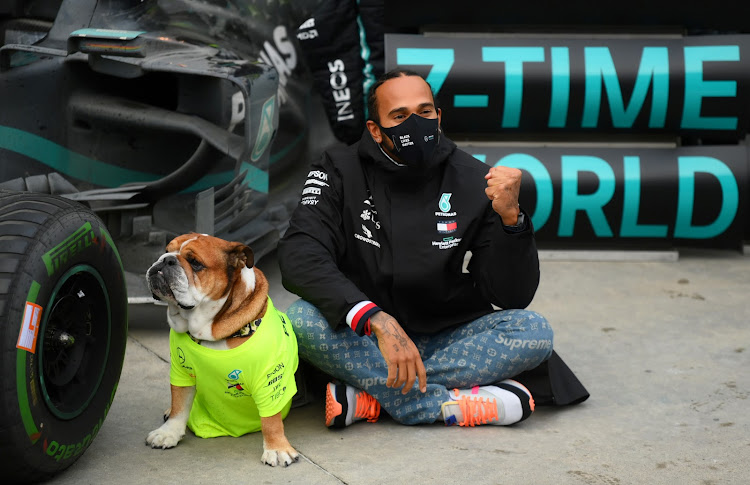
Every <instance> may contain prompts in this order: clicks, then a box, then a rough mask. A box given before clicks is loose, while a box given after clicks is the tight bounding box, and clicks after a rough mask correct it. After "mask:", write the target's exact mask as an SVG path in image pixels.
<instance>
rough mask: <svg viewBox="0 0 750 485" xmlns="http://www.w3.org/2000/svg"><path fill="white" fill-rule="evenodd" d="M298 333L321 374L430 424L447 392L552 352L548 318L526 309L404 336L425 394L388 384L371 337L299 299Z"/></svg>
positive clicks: (393, 412) (294, 315) (515, 370)
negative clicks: (416, 357)
mask: <svg viewBox="0 0 750 485" xmlns="http://www.w3.org/2000/svg"><path fill="white" fill-rule="evenodd" d="M286 314H287V316H289V318H290V319H291V321H292V326H293V328H294V332H295V334H296V336H297V342H298V347H299V353H300V357H301V358H302V359H304V360H305V361H307V362H308V363H310V364H311V365H313V366H314V367H316V368H318V369H320V370H321V371H323V372H325V373H326V374H328V375H330V376H332V377H334V378H336V379H340V380H341V381H343V382H345V383H347V384H349V385H351V386H354V387H356V388H358V389H362V390H364V391H366V392H368V393H369V394H370V395H372V396H373V397H374V398H375V399H376V400H377V401H378V402H379V403H380V405H381V407H382V408H383V409H384V410H385V411H386V412H387V413H388V414H389V415H390V416H391V417H392V418H393V419H394V420H395V421H397V422H399V423H402V424H421V423H433V422H435V421H437V420H438V419H440V418H441V414H440V408H441V405H442V404H443V403H444V402H446V401H448V400H449V399H450V398H449V392H450V391H451V390H452V389H454V388H457V389H466V388H470V387H473V386H476V385H488V384H492V383H496V382H499V381H501V380H503V379H507V378H510V377H513V376H515V375H518V374H520V373H521V372H523V371H525V370H529V369H533V368H534V367H536V366H538V365H539V364H541V363H542V362H544V361H545V360H547V359H548V358H549V357H550V355H551V354H552V346H553V332H552V328H551V327H550V325H549V323H548V322H547V320H546V319H545V318H544V317H543V316H541V315H539V314H538V313H536V312H533V311H529V310H498V311H495V312H492V313H489V314H487V315H485V316H483V317H481V318H478V319H476V320H474V321H472V322H469V323H466V324H463V325H459V326H457V327H453V328H450V329H447V330H444V331H442V332H440V333H437V334H434V335H421V334H413V333H409V332H407V333H408V334H409V337H411V339H412V340H413V341H414V343H415V344H416V346H417V349H418V350H419V353H420V355H421V356H422V361H423V363H424V366H425V369H426V371H427V392H426V393H422V392H420V391H419V388H418V384H417V383H415V384H414V388H413V389H412V390H411V391H409V392H408V393H407V394H406V395H403V394H401V389H390V388H388V387H386V385H385V383H386V378H387V376H388V368H387V366H386V363H385V360H384V359H383V356H382V355H381V353H380V350H379V348H378V344H377V339H376V338H375V335H374V334H373V335H372V336H369V337H368V336H363V337H359V336H357V335H356V334H355V333H354V332H353V331H352V330H351V329H350V328H348V327H346V326H342V327H340V328H339V329H337V330H334V329H332V328H331V326H330V325H329V324H328V322H327V321H326V319H325V318H324V317H323V315H322V314H321V313H320V311H319V310H318V309H317V308H316V307H314V306H313V305H311V304H310V303H308V302H306V301H304V300H297V301H295V302H294V303H292V304H291V305H290V306H289V308H288V309H287V311H286Z"/></svg>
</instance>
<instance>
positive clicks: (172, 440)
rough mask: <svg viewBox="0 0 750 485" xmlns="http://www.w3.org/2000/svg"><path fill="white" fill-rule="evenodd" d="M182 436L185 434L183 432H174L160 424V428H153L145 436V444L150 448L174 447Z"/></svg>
mask: <svg viewBox="0 0 750 485" xmlns="http://www.w3.org/2000/svg"><path fill="white" fill-rule="evenodd" d="M183 436H185V433H184V432H183V433H179V432H175V431H174V430H171V429H169V428H167V427H166V426H162V427H161V428H157V429H155V430H153V431H152V432H150V433H149V434H148V436H146V444H147V445H149V446H150V447H151V448H161V449H167V448H174V447H175V446H177V443H179V442H180V440H181V439H182V437H183Z"/></svg>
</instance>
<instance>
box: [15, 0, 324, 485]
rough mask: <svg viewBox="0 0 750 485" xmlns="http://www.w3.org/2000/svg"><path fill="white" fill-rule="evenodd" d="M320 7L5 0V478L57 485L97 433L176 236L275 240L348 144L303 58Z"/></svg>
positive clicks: (270, 244) (258, 243)
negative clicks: (306, 191)
mask: <svg viewBox="0 0 750 485" xmlns="http://www.w3.org/2000/svg"><path fill="white" fill-rule="evenodd" d="M314 3H315V2H314V1H311V2H296V3H295V6H294V9H292V7H291V6H290V5H288V4H287V2H283V1H280V2H273V1H272V2H268V1H266V0H263V1H258V2H255V1H251V0H248V1H236V2H213V1H200V0H147V1H143V0H12V1H10V2H8V1H6V2H3V4H2V5H1V6H0V40H1V41H2V47H0V371H1V372H2V393H1V394H0V463H1V465H0V469H2V476H3V477H4V479H10V480H11V481H27V480H28V481H36V480H41V479H45V478H48V477H49V476H52V475H53V474H55V473H57V472H59V471H60V470H62V469H64V468H66V467H68V466H70V465H71V464H72V463H73V462H74V461H75V460H76V459H77V458H78V457H79V456H81V454H82V453H83V452H84V451H85V450H86V448H87V447H88V446H89V445H90V444H91V442H92V441H93V439H94V438H95V436H96V434H97V432H98V431H99V429H100V427H101V424H102V422H103V420H104V419H105V417H106V415H107V411H108V410H109V407H110V404H111V403H112V399H113V398H114V395H115V391H116V389H117V383H118V380H119V376H120V370H121V368H122V362H123V358H124V352H125V343H126V339H127V318H128V312H127V308H128V302H130V303H138V302H152V301H153V299H152V297H151V295H150V293H149V292H148V290H147V289H146V286H145V281H144V277H143V275H144V274H145V271H146V269H147V268H148V265H149V264H150V262H151V261H153V260H154V259H155V258H156V256H157V255H158V254H160V253H162V252H163V251H164V247H165V244H166V242H167V241H169V240H170V239H171V238H172V237H173V236H175V235H178V234H182V233H186V232H190V231H198V232H204V233H211V234H214V235H217V236H219V237H223V238H225V239H230V240H236V241H243V242H245V243H247V244H249V245H251V246H252V247H253V249H254V251H255V253H256V259H259V258H261V257H262V256H263V255H264V254H266V253H268V252H269V251H272V250H273V249H274V247H275V244H276V242H277V241H278V239H279V235H280V234H281V233H282V232H283V230H284V228H285V224H287V221H288V218H289V211H290V209H291V208H292V207H293V205H294V204H295V203H296V195H297V193H296V192H297V191H298V189H297V185H296V180H297V178H296V175H295V174H297V173H298V172H299V170H298V169H300V170H301V169H304V168H305V166H306V165H307V162H308V161H309V159H308V157H309V153H310V152H311V151H313V150H316V149H317V148H316V147H319V146H322V145H324V144H327V143H332V142H335V140H334V138H333V136H332V135H331V132H330V130H328V131H326V130H325V128H326V127H327V124H326V123H325V121H323V122H322V123H315V121H314V120H315V119H316V116H321V115H320V114H319V113H321V109H322V108H320V107H319V106H318V105H319V104H320V103H319V102H318V104H316V102H315V99H314V98H313V96H312V90H311V88H310V86H311V83H310V80H309V79H308V77H309V74H308V71H307V69H306V68H305V66H304V65H303V62H302V60H301V59H300V56H299V55H298V53H297V51H296V49H297V46H296V28H297V27H298V26H299V25H300V24H301V23H302V22H303V21H304V20H305V18H304V15H305V9H307V8H308V7H309V8H312V6H313V4H314ZM308 4H309V5H308ZM322 116H323V117H324V116H325V115H324V114H323V115H322ZM310 120H313V121H312V122H311V121H310ZM309 126H313V128H309ZM316 126H318V127H319V128H315V127H316ZM280 127H283V128H282V129H280ZM320 128H323V129H320ZM316 130H317V131H316ZM311 133H314V136H311Z"/></svg>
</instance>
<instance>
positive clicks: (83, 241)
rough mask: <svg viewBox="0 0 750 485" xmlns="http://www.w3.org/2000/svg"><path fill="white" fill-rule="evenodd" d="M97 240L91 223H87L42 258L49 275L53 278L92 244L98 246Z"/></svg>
mask: <svg viewBox="0 0 750 485" xmlns="http://www.w3.org/2000/svg"><path fill="white" fill-rule="evenodd" d="M97 243H98V241H97V238H96V235H95V234H94V230H93V229H92V228H91V223H90V222H86V223H85V224H84V225H82V226H81V227H80V228H78V230H76V231H75V232H74V233H73V234H71V235H70V236H68V238H67V239H65V240H64V241H63V242H61V243H60V244H58V245H57V246H55V247H54V248H52V249H50V250H49V251H48V252H47V253H45V254H44V255H43V256H42V261H44V265H45V266H46V267H47V275H48V276H52V275H53V274H55V272H56V271H57V270H58V269H59V268H60V267H62V266H64V265H65V263H67V262H68V260H69V259H71V258H72V257H73V256H75V255H76V254H78V253H80V252H81V251H83V250H84V249H86V248H88V247H89V246H91V245H92V244H97Z"/></svg>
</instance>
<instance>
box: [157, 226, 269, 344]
mask: <svg viewBox="0 0 750 485" xmlns="http://www.w3.org/2000/svg"><path fill="white" fill-rule="evenodd" d="M253 264H254V257H253V252H252V250H251V249H250V248H249V247H248V246H245V245H244V244H242V243H238V242H229V241H225V240H223V239H219V238H216V237H212V236H207V235H203V234H195V233H192V234H184V235H182V236H178V237H176V238H174V239H173V240H172V241H171V242H170V243H169V244H168V245H167V252H166V253H165V254H163V255H162V256H161V257H160V258H159V259H158V260H157V261H156V262H155V263H154V264H153V265H152V266H151V267H150V268H149V269H148V272H147V273H146V280H147V282H148V286H149V289H150V290H151V293H153V295H154V298H156V299H158V300H163V301H165V302H166V303H167V304H168V305H169V307H170V309H169V312H168V320H169V324H170V326H171V327H172V328H173V329H174V330H175V331H178V332H186V331H188V330H190V333H191V334H192V335H193V336H195V337H196V338H200V339H204V340H212V339H213V338H212V337H211V331H210V328H198V327H206V326H208V327H210V325H211V323H212V322H213V318H214V316H215V315H216V314H217V313H218V311H219V310H220V309H221V307H222V306H223V305H224V303H225V302H226V299H227V295H228V294H229V293H230V290H231V289H232V287H233V285H235V283H236V282H237V281H238V280H241V281H242V284H243V286H244V287H245V288H246V292H247V293H252V291H253V290H254V288H255V273H254V272H253V270H252V268H253Z"/></svg>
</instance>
